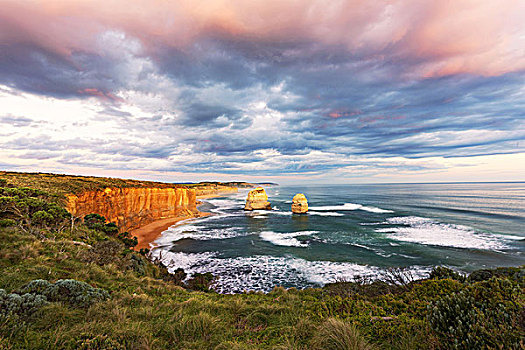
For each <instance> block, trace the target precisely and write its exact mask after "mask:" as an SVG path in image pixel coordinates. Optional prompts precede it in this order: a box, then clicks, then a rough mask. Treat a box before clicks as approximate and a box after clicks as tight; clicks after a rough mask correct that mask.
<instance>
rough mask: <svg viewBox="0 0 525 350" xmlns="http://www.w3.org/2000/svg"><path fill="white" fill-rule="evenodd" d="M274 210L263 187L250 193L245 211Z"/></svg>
mask: <svg viewBox="0 0 525 350" xmlns="http://www.w3.org/2000/svg"><path fill="white" fill-rule="evenodd" d="M264 209H268V210H269V209H272V206H271V205H270V202H268V195H266V191H265V190H264V188H262V187H257V188H256V189H254V190H251V191H250V192H248V198H246V205H245V206H244V210H264Z"/></svg>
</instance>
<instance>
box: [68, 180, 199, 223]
mask: <svg viewBox="0 0 525 350" xmlns="http://www.w3.org/2000/svg"><path fill="white" fill-rule="evenodd" d="M67 199H68V203H67V206H66V209H67V210H68V211H69V212H70V213H71V214H73V215H74V216H76V217H83V216H84V215H87V214H91V213H96V214H100V215H102V216H104V217H105V218H106V219H107V220H108V221H109V222H114V223H115V224H117V226H119V228H120V230H121V231H130V230H132V229H135V228H138V227H141V226H144V225H147V224H149V223H151V222H153V221H155V220H158V219H164V218H169V217H176V216H187V217H191V216H194V215H196V214H197V213H198V212H197V208H196V193H195V190H194V189H189V188H106V189H105V190H104V191H89V192H84V193H81V194H79V195H74V194H69V195H67Z"/></svg>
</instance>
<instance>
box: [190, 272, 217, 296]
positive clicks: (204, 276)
mask: <svg viewBox="0 0 525 350" xmlns="http://www.w3.org/2000/svg"><path fill="white" fill-rule="evenodd" d="M214 279H215V277H214V276H213V275H212V274H211V272H206V273H197V272H196V273H194V274H193V275H192V276H191V279H190V280H188V282H187V283H186V285H187V287H188V288H189V289H192V290H200V291H203V292H209V291H210V286H211V284H212V282H213V280H214Z"/></svg>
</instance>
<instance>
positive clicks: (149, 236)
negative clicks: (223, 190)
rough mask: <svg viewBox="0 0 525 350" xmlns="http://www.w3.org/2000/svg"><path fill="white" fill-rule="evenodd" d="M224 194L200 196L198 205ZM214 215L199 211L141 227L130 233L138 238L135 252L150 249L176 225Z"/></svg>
mask: <svg viewBox="0 0 525 350" xmlns="http://www.w3.org/2000/svg"><path fill="white" fill-rule="evenodd" d="M221 195H222V194H206V195H200V196H197V205H200V204H202V203H199V200H200V199H208V198H215V197H220V196H221ZM209 215H212V213H208V212H203V211H200V210H199V211H198V214H197V215H195V216H176V217H170V218H164V219H160V220H156V221H153V222H151V223H149V224H147V225H144V226H142V227H139V228H137V229H135V230H132V231H130V234H131V236H135V237H137V240H138V244H137V245H136V246H135V248H134V249H135V250H137V251H138V250H140V249H143V248H147V249H150V248H151V247H150V244H151V243H153V242H154V241H155V240H156V239H157V238H159V237H160V235H161V234H162V232H164V231H166V230H167V229H168V228H169V227H171V226H173V225H175V224H176V223H178V222H180V221H183V220H187V219H193V218H202V217H205V216H209Z"/></svg>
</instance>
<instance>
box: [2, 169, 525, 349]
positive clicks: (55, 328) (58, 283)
mask: <svg viewBox="0 0 525 350" xmlns="http://www.w3.org/2000/svg"><path fill="white" fill-rule="evenodd" d="M1 175H2V176H0V179H2V180H0V270H1V273H0V349H2V350H3V349H90V350H94V349H310V350H311V349H523V348H524V347H525V342H524V341H523V339H524V337H525V293H524V288H525V267H523V266H522V267H510V268H498V269H486V270H479V271H476V272H473V273H471V274H469V275H464V274H461V273H458V272H456V271H453V270H451V269H449V268H446V267H436V268H435V269H434V270H433V271H432V272H431V273H430V275H429V276H428V278H426V279H422V280H415V279H413V278H412V276H411V275H410V274H409V273H408V272H407V271H405V270H403V269H391V270H389V271H387V272H386V273H385V275H384V276H383V278H380V279H376V280H372V279H370V278H367V277H366V276H362V277H360V278H355V279H353V280H350V281H334V283H330V284H328V285H326V286H324V287H323V288H309V289H304V290H297V289H294V288H291V289H284V288H282V287H276V288H274V290H273V291H272V292H270V293H262V292H246V293H242V294H235V295H221V294H217V293H215V292H214V291H213V279H214V276H213V275H211V274H209V273H207V274H195V275H191V276H187V275H186V273H185V272H184V271H183V270H182V269H179V270H177V271H175V273H173V274H170V273H168V271H167V269H166V267H165V266H163V264H162V263H161V262H160V261H156V260H151V259H150V258H149V257H148V256H147V255H148V254H147V252H146V251H142V254H141V253H140V252H136V251H133V250H131V249H130V248H132V247H133V246H134V243H135V241H134V240H133V238H132V237H130V235H129V234H126V233H119V230H118V227H116V225H114V224H112V223H108V222H106V218H104V217H102V216H100V215H96V214H95V215H87V216H85V217H84V218H82V219H78V218H74V217H72V216H71V215H70V214H69V213H68V212H67V211H66V210H65V209H64V207H63V202H62V199H63V197H62V196H63V195H64V194H66V193H69V191H73V192H74V191H77V190H80V189H82V190H85V189H93V188H104V187H107V186H109V185H111V186H116V187H118V186H120V185H119V181H122V186H135V185H136V186H139V184H138V183H142V182H137V183H130V182H128V181H131V180H119V179H100V178H82V177H67V176H62V175H58V176H56V178H54V176H52V175H50V174H47V175H45V176H44V175H41V174H37V175H31V176H29V175H28V176H27V177H25V178H18V177H17V176H11V175H8V173H2V174H1ZM33 181H34V183H33ZM70 181H71V183H69V182H70ZM156 186H157V185H156ZM171 186H172V185H171Z"/></svg>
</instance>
